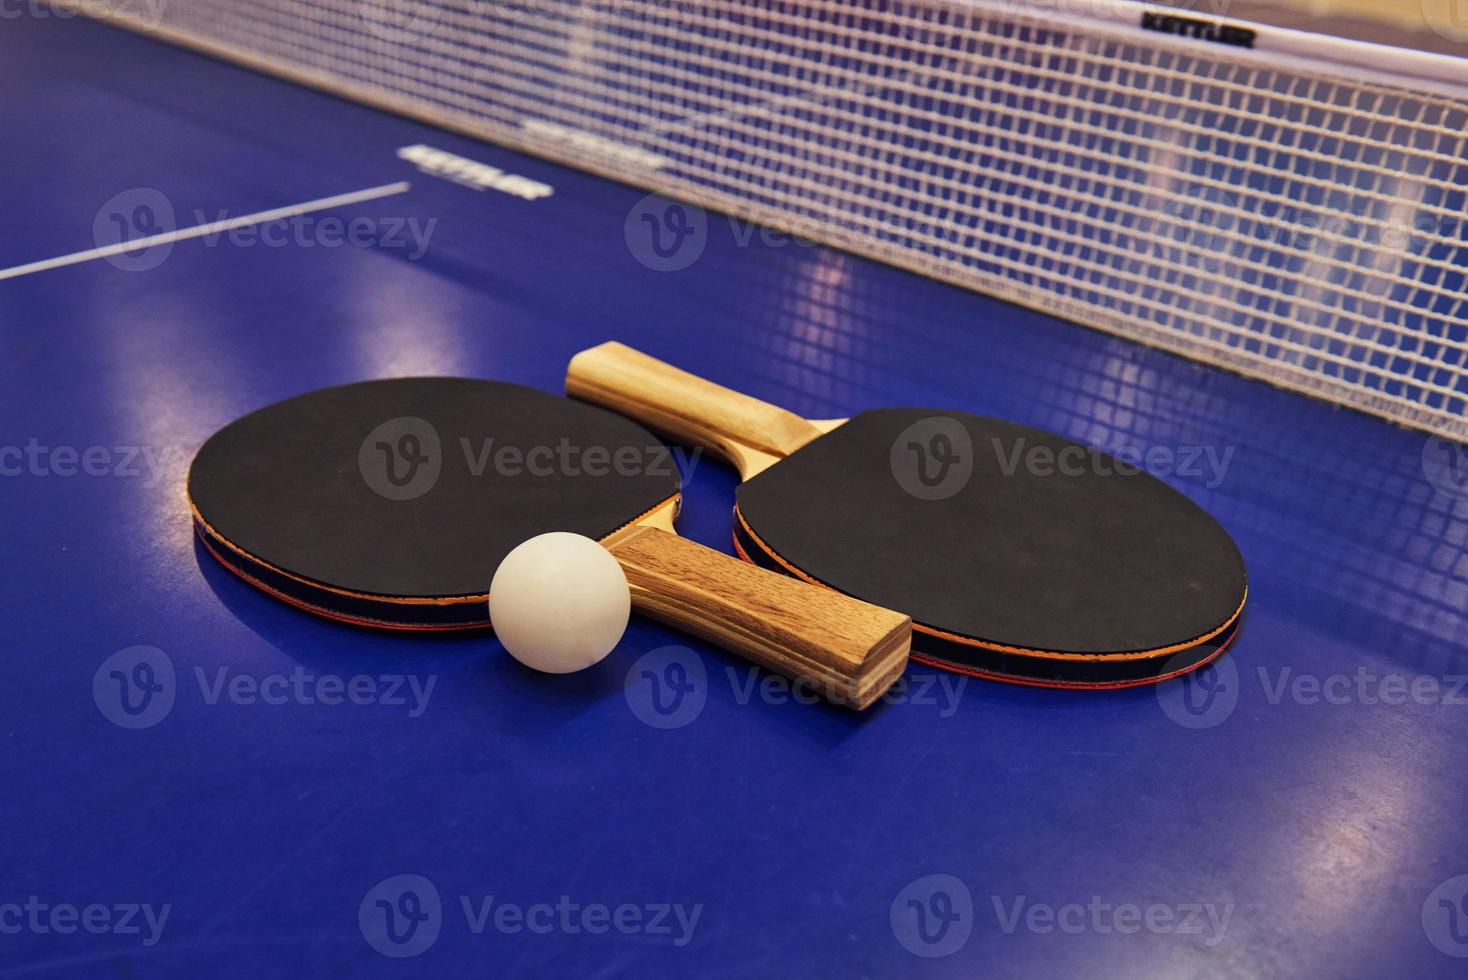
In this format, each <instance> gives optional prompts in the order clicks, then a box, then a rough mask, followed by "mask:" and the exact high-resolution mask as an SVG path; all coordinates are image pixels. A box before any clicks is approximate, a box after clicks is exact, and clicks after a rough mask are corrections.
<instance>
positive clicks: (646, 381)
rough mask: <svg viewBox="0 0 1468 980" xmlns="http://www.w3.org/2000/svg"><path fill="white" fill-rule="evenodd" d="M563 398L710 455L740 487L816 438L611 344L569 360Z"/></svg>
mask: <svg viewBox="0 0 1468 980" xmlns="http://www.w3.org/2000/svg"><path fill="white" fill-rule="evenodd" d="M566 394H568V395H570V396H572V397H573V398H580V399H581V400H583V401H589V402H592V403H594V404H597V405H600V406H602V407H603V408H609V409H611V410H612V411H614V412H617V413H618V414H621V415H625V416H627V417H628V418H631V419H636V420H637V421H639V422H641V423H643V424H644V425H647V426H649V427H651V428H654V429H658V430H660V431H662V432H665V433H667V434H669V435H671V436H673V437H674V438H676V439H678V440H679V441H681V442H685V443H688V444H689V445H693V446H703V447H704V448H706V449H710V450H713V451H714V452H717V453H719V454H720V455H721V456H723V457H724V458H725V459H727V460H729V461H730V462H731V463H733V464H734V465H735V466H737V467H738V468H739V472H740V475H741V476H742V477H743V478H744V479H749V478H750V477H751V476H753V475H754V474H755V473H758V472H759V471H760V470H763V469H765V468H766V467H767V466H769V465H770V464H771V463H774V462H777V461H778V460H781V459H784V458H785V457H786V456H789V455H790V454H791V453H793V452H795V450H797V449H799V448H800V447H802V446H804V445H805V444H806V443H808V442H810V441H811V440H813V439H816V438H819V437H820V436H821V435H822V434H823V430H822V429H820V428H818V427H817V426H815V425H813V424H811V423H810V422H808V421H807V420H805V419H803V418H801V417H800V416H799V415H796V414H795V413H793V412H788V411H786V410H785V409H783V408H779V407H777V406H775V405H770V404H768V403H766V402H762V401H760V400H759V399H758V398H751V397H749V396H748V395H742V394H740V393H739V392H737V391H732V390H730V389H728V388H725V387H723V386H722V385H716V384H714V383H713V382H712V381H705V380H704V379H703V378H700V377H698V376H696V375H692V374H689V373H688V372H687V371H680V370H679V369H678V368H675V367H673V366H672V365H671V364H665V363H663V362H662V361H659V360H658V359H657V358H655V357H649V356H648V355H646V354H644V353H642V352H641V351H636V350H633V349H632V348H631V347H628V346H627V345H626V344H619V343H617V342H616V341H608V342H607V343H605V344H601V345H600V346H597V347H592V348H591V349H589V350H584V351H582V352H581V353H579V354H577V355H576V356H575V357H573V358H572V359H571V363H570V365H569V366H568V367H567V368H566Z"/></svg>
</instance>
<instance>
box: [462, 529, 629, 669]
mask: <svg viewBox="0 0 1468 980" xmlns="http://www.w3.org/2000/svg"><path fill="white" fill-rule="evenodd" d="M631 613H632V592H631V590H630V589H629V588H628V587H627V576H626V575H625V574H624V573H623V572H622V566H621V565H619V564H618V563H617V559H615V558H613V557H612V553H611V552H609V551H607V549H605V548H603V547H602V546H601V545H600V544H598V543H597V542H595V541H593V540H592V539H591V538H588V537H584V536H582V535H580V534H571V533H569V532H566V531H552V532H551V533H549V534H541V535H537V536H536V537H533V538H531V539H530V540H529V541H526V542H525V543H523V544H521V545H519V546H518V547H516V548H515V550H514V551H511V552H510V553H509V554H508V555H506V556H505V560H504V561H502V562H500V567H499V568H498V569H496V571H495V573H494V579H493V581H491V582H490V584H489V622H490V625H491V626H493V627H494V631H495V634H496V635H498V636H499V638H500V642H501V643H503V644H504V645H505V649H506V650H508V651H509V652H510V656H512V657H514V658H515V659H516V660H518V661H520V662H521V663H522V664H524V665H525V666H527V667H531V668H534V669H535V670H542V671H545V672H546V673H548V674H569V673H571V672H572V671H577V670H585V669H586V668H587V667H590V666H592V665H593V664H596V663H599V662H600V661H601V660H602V658H603V657H605V656H606V655H607V654H609V653H611V652H612V650H613V649H614V648H615V647H616V645H617V644H618V642H620V641H621V639H622V634H623V633H625V632H626V631H627V617H628V616H629V615H631Z"/></svg>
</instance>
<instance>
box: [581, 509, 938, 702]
mask: <svg viewBox="0 0 1468 980" xmlns="http://www.w3.org/2000/svg"><path fill="white" fill-rule="evenodd" d="M609 550H610V551H611V553H612V555H613V556H614V557H615V558H616V559H617V560H618V561H619V562H621V564H622V569H623V571H625V572H626V573H627V582H628V584H629V585H630V586H631V587H632V605H633V606H634V607H635V608H636V609H637V611H638V612H640V613H642V614H643V615H645V616H650V617H651V618H653V619H656V620H659V621H661V622H665V623H667V624H669V625H670V626H676V627H677V628H678V629H680V630H682V631H684V632H686V633H692V634H694V635H696V636H700V637H702V638H704V639H706V640H709V641H710V642H712V643H715V644H718V645H719V646H721V647H724V648H725V649H727V650H731V651H733V652H735V653H739V654H741V655H743V656H744V657H746V658H748V659H750V660H752V661H754V662H755V663H757V664H759V665H760V666H761V667H765V668H767V669H769V670H773V671H776V672H778V673H780V674H784V675H785V676H786V677H790V678H792V679H795V680H797V681H801V682H804V684H806V685H807V686H809V687H811V688H812V689H814V690H815V691H817V692H818V693H820V694H822V695H824V696H825V697H826V698H828V699H830V700H832V701H835V702H837V703H838V704H846V705H850V706H851V707H854V708H856V709H858V710H861V709H864V708H867V707H869V706H870V705H871V704H872V703H873V702H874V701H876V700H877V698H879V697H881V696H882V694H883V693H884V692H885V691H886V690H887V689H888V688H889V687H891V686H892V684H893V682H894V681H896V680H897V677H898V676H899V675H900V674H901V673H902V670H903V668H904V667H905V666H906V665H907V653H908V648H909V646H910V645H911V641H912V621H911V620H910V619H908V617H906V616H903V615H901V614H899V613H894V612H890V611H888V610H886V609H882V608H880V607H878V606H873V605H871V604H869V603H866V602H862V601H860V600H859V599H853V598H851V597H850V596H846V595H842V594H841V593H839V592H835V591H833V590H831V589H826V588H822V587H820V586H818V585H811V584H809V583H807V582H802V581H800V580H799V579H793V578H786V577H785V576H783V575H778V574H776V573H774V572H770V571H766V570H765V569H762V568H759V567H757V566H755V565H750V564H746V563H745V562H742V561H739V560H738V559H737V558H731V557H730V556H728V555H725V554H722V553H720V552H717V551H713V550H712V549H709V548H705V547H704V546H703V545H700V544H698V543H696V542H693V541H689V540H688V539H686V538H680V537H679V536H678V535H676V534H670V533H669V532H667V531H662V530H659V529H657V528H653V527H638V528H634V529H633V530H631V531H630V532H629V533H627V534H626V535H625V536H622V537H620V538H618V539H617V540H616V541H615V542H614V543H612V544H611V545H609Z"/></svg>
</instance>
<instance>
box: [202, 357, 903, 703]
mask: <svg viewBox="0 0 1468 980" xmlns="http://www.w3.org/2000/svg"><path fill="white" fill-rule="evenodd" d="M188 493H189V500H190V505H191V507H192V509H193V516H194V523H195V527H196V529H197V531H198V534H199V537H200V538H201V539H202V540H203V543H204V544H205V546H206V547H207V548H208V550H209V551H210V552H211V553H212V554H213V555H214V556H215V557H216V558H217V559H219V561H220V562H222V563H223V564H224V565H225V566H226V567H227V568H229V569H230V570H231V571H233V572H235V573H236V574H237V575H239V576H240V577H241V578H243V579H244V580H245V581H247V582H249V583H251V584H252V585H255V586H257V587H259V588H261V589H263V590H265V591H266V592H268V593H270V594H271V595H274V596H276V597H277V598H280V599H283V600H285V601H286V602H289V603H292V604H294V605H296V606H299V607H301V608H303V609H306V610H308V611H310V612H313V613H318V614H320V615H323V616H327V617H330V618H332V619H336V620H342V621H346V622H349V623H356V624H360V625H366V626H377V627H388V628H394V629H410V630H450V629H465V628H475V627H485V626H489V625H491V624H490V623H489V609H488V602H487V600H488V595H487V592H488V589H489V583H490V580H491V578H492V577H493V575H494V572H495V569H496V568H497V567H498V566H499V563H500V561H501V560H502V559H503V558H504V556H505V555H506V554H508V553H509V552H510V550H511V549H512V548H514V547H515V546H516V545H518V544H520V543H521V542H523V541H524V540H526V539H527V538H530V537H532V536H534V535H537V534H541V533H544V532H547V531H572V532H575V533H579V534H584V535H586V536H588V537H591V538H594V539H596V540H598V541H600V542H602V544H603V545H605V546H606V547H607V549H608V550H609V551H610V552H611V554H612V555H613V556H615V557H616V558H617V560H618V561H619V562H620V563H621V565H622V568H623V570H624V571H625V572H626V575H627V580H628V584H629V585H630V586H631V590H632V603H633V607H634V608H635V609H636V610H638V611H639V612H641V613H643V614H644V615H647V616H650V617H652V618H654V619H658V620H661V621H663V622H666V623H668V624H670V625H673V626H676V627H678V628H680V629H682V630H685V631H687V632H689V633H692V634H695V635H697V636H701V637H703V638H705V639H708V640H710V641H712V642H714V643H716V644H719V645H721V646H724V647H726V648H727V649H730V650H732V651H735V652H738V653H740V654H743V655H744V656H745V657H747V658H749V659H750V660H752V661H754V662H755V663H758V664H760V665H761V666H763V667H766V668H768V669H770V670H774V671H777V672H779V673H782V674H785V675H787V676H789V677H793V678H796V679H798V680H801V681H804V682H806V683H808V684H810V685H812V686H813V687H815V688H816V689H817V690H818V691H820V692H821V693H822V694H824V695H825V696H826V697H828V698H830V699H831V700H833V701H837V702H840V703H844V704H849V705H851V706H854V707H856V708H865V707H867V706H869V705H870V704H871V703H872V702H874V701H875V700H876V699H877V698H878V697H879V696H880V695H881V694H882V693H883V692H884V691H885V690H886V689H887V688H888V687H890V686H891V684H892V683H893V681H895V680H896V678H897V676H898V675H899V674H900V673H901V672H902V670H903V668H904V666H905V665H906V662H907V651H908V646H909V641H910V629H909V622H908V619H907V617H906V616H904V615H900V614H897V613H892V612H889V611H888V610H885V609H880V608H877V607H875V606H872V605H870V604H868V603H865V602H861V601H858V600H854V599H850V598H848V597H846V596H842V595H838V594H836V593H833V592H830V591H829V590H824V589H817V588H814V587H812V586H810V585H808V584H805V583H801V582H796V581H793V580H791V579H789V578H787V577H785V576H781V575H776V574H773V573H771V572H768V571H765V570H762V569H758V568H754V567H751V566H749V565H748V564H746V563H744V562H741V561H739V560H738V559H736V558H732V557H730V556H728V555H723V554H720V553H719V552H716V551H712V550H710V549H708V548H705V547H703V546H701V545H698V544H696V543H694V542H692V541H689V540H687V539H684V538H681V537H679V536H678V535H677V534H676V533H675V532H674V530H673V521H674V518H675V517H676V515H677V511H678V507H679V503H680V500H681V496H680V484H679V478H678V471H677V468H676V466H675V464H674V462H673V459H672V457H671V455H670V454H669V453H668V450H667V448H666V447H665V446H664V445H663V444H662V443H661V442H660V441H659V440H657V439H656V437H654V436H653V435H651V434H650V433H648V432H647V431H646V430H645V429H643V428H642V427H641V426H639V425H637V424H636V423H634V422H631V421H629V420H627V419H625V418H623V417H621V416H618V415H615V414H613V413H611V412H607V411H604V410H602V409H599V408H596V407H593V406H590V405H586V404H583V403H580V402H574V401H570V400H568V399H565V398H561V397H558V396H555V395H551V394H547V393H545V392H542V391H536V390H534V389H530V388H523V387H520V386H517V385H512V384H505V383H500V382H493V381H479V380H472V379H466V378H404V379H393V380H381V381H364V382H360V383H357V384H348V385H343V386H341V387H335V388H327V389H323V390H320V391H314V392H311V393H309V394H304V395H300V396H297V397H295V398H290V399H287V400H286V401H282V402H278V403H276V404H274V405H270V406H268V407H266V408H262V409H260V410H259V411H256V412H254V413H252V414H250V415H247V416H245V417H244V418H241V419H239V420H238V421H236V422H233V423H231V424H230V425H228V426H226V427H225V428H223V429H221V430H220V431H219V432H218V433H216V434H215V435H214V436H212V437H211V438H210V439H209V440H208V441H207V442H206V443H205V444H204V446H203V447H202V448H201V449H200V450H199V453H198V455H197V456H196V457H195V459H194V462H193V465H192V467H191V468H190V471H189V480H188Z"/></svg>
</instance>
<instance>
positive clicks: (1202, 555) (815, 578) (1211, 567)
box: [566, 342, 1248, 688]
mask: <svg viewBox="0 0 1468 980" xmlns="http://www.w3.org/2000/svg"><path fill="white" fill-rule="evenodd" d="M566 391H567V393H568V394H570V395H572V396H573V397H576V398H579V399H583V400H585V401H588V402H594V403H596V404H599V405H602V406H605V407H607V408H610V409H613V410H615V411H617V412H620V413H622V414H624V415H627V416H629V417H631V418H634V419H637V420H638V421H640V422H643V423H645V424H647V425H648V426H650V427H652V428H654V429H657V430H659V431H661V432H664V433H667V434H668V435H670V436H671V437H673V438H675V439H677V440H680V441H682V442H685V443H688V444H690V445H696V446H703V447H706V448H708V449H709V450H711V451H714V452H716V453H718V454H719V455H721V456H723V457H724V458H725V459H727V460H728V461H730V462H731V463H733V464H734V466H735V467H736V468H737V469H738V470H739V474H740V477H741V479H742V481H743V482H742V484H741V485H740V487H739V488H738V490H737V495H736V501H737V503H736V505H735V508H734V539H735V545H736V549H737V550H738V551H739V553H740V555H741V556H742V557H744V558H745V559H746V560H747V561H750V562H752V563H753V564H756V565H759V566H762V567H765V568H768V569H771V570H778V571H781V572H783V573H785V574H787V575H790V576H793V577H797V578H800V579H803V580H805V581H808V582H811V583H814V584H819V585H824V586H826V587H828V588H830V589H832V590H836V591H839V592H841V593H843V594H845V595H850V596H853V597H856V598H859V599H862V600H864V601H866V602H870V603H874V604H876V605H879V606H882V607H884V608H888V609H895V610H899V611H901V612H905V613H908V614H909V615H910V616H911V617H912V620H913V643H912V657H913V659H915V660H919V661H922V662H924V663H928V664H931V665H933V666H938V667H942V668H945V669H949V670H955V671H959V672H962V673H969V674H974V675H977V676H981V677H987V678H993V679H997V680H1004V681H1011V682H1015V683H1021V684H1031V685H1039V686H1047V687H1077V688H1108V687H1128V686H1133V685H1138V684H1146V683H1153V682H1156V681H1159V680H1163V679H1166V678H1168V677H1175V676H1178V675H1180V674H1184V673H1186V672H1188V671H1190V670H1193V669H1195V668H1197V667H1200V666H1202V665H1203V664H1205V663H1207V662H1208V661H1210V660H1212V659H1213V658H1214V657H1216V656H1218V655H1219V653H1221V652H1222V651H1223V649H1224V647H1225V646H1226V645H1227V644H1228V642H1229V641H1230V640H1231V639H1232V637H1233V635H1234V633H1235V631H1236V630H1237V628H1238V622H1239V618H1240V615H1241V613H1242V611H1243V607H1244V601H1245V598H1246V596H1247V593H1248V583H1247V576H1246V573H1245V569H1244V562H1243V559H1242V557H1241V556H1240V554H1239V550H1238V548H1237V546H1236V545H1235V544H1234V542H1233V539H1232V538H1230V537H1229V535H1228V533H1227V532H1226V531H1225V530H1224V529H1223V528H1222V527H1221V526H1220V525H1219V524H1218V523H1217V522H1216V521H1214V520H1213V518H1212V517H1210V516H1209V515H1208V514H1207V513H1206V512H1205V511H1203V510H1202V509H1201V508H1200V507H1198V506H1197V505H1196V504H1194V503H1193V502H1192V501H1191V500H1189V499H1188V498H1187V497H1185V496H1184V495H1183V494H1181V493H1179V492H1178V491H1176V490H1174V489H1173V488H1171V487H1169V486H1168V485H1167V484H1165V483H1163V482H1162V481H1161V480H1159V479H1157V478H1156V477H1154V476H1152V475H1151V474H1148V473H1145V472H1142V471H1141V470H1140V469H1139V468H1135V467H1130V466H1128V465H1127V464H1125V463H1123V462H1122V461H1120V460H1117V459H1116V458H1115V457H1112V456H1110V455H1108V454H1106V453H1102V452H1100V451H1099V450H1096V449H1093V448H1091V447H1087V446H1083V445H1081V444H1078V443H1074V442H1072V441H1070V440H1068V439H1064V438H1062V437H1061V436H1058V435H1055V434H1053V433H1049V432H1044V431H1041V430H1038V429H1033V428H1029V427H1027V426H1022V425H1016V424H1014V423H1012V422H1006V421H1003V420H1000V419H994V418H985V417H981V416H977V415H972V414H969V413H966V412H954V411H944V410H938V409H924V408H886V409H878V410H875V411H868V412H863V413H861V414H859V415H857V416H855V417H854V418H852V419H850V420H849V421H848V420H844V419H837V420H830V421H812V420H809V419H804V418H801V417H800V416H797V415H795V414H793V413H791V412H788V411H786V410H784V409H782V408H778V407H776V406H774V405H770V404H767V403H765V402H761V401H759V400H757V399H754V398H751V397H749V396H747V395H743V394H740V393H738V392H735V391H731V390H730V389H728V388H724V387H722V386H719V385H716V384H713V383H712V382H709V381H706V380H704V379H702V378H698V377H696V376H694V375H691V374H688V373H686V372H684V371H680V370H678V369H677V368H674V367H672V366H670V365H668V364H665V363H663V362H661V361H658V360H656V359H654V358H652V357H649V356H647V355H646V354H642V353H640V352H638V351H635V350H633V349H631V348H629V347H627V346H625V345H623V344H619V343H615V342H612V343H606V344H602V345H600V346H598V347H594V348H592V349H590V350H586V351H583V352H581V353H580V354H578V355H576V357H575V358H574V359H572V361H571V363H570V365H569V367H568V369H567V374H566Z"/></svg>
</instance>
